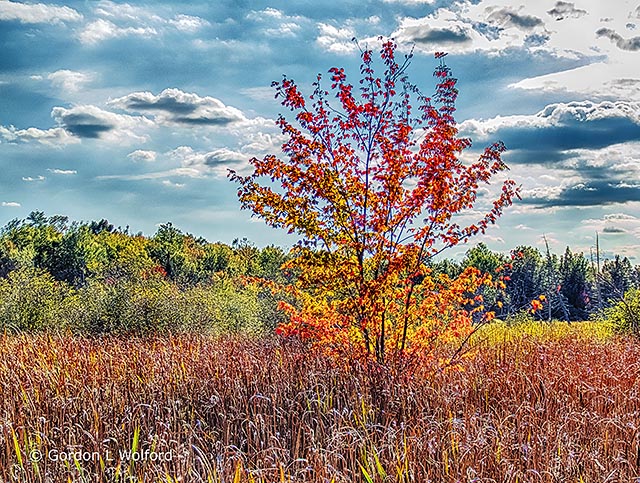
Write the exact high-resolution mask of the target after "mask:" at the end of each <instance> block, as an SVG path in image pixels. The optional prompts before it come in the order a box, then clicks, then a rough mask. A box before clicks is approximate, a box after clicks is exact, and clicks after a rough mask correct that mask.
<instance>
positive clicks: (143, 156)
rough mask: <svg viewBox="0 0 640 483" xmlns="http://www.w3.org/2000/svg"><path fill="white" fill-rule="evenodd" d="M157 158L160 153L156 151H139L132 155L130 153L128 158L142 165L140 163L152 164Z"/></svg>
mask: <svg viewBox="0 0 640 483" xmlns="http://www.w3.org/2000/svg"><path fill="white" fill-rule="evenodd" d="M157 156H158V153H156V152H155V151H144V150H142V149H138V150H136V151H134V152H132V153H129V154H128V155H127V158H129V159H130V160H132V161H134V162H136V163H140V162H145V163H151V162H153V161H155V160H156V158H157Z"/></svg>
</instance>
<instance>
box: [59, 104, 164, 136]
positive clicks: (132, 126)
mask: <svg viewBox="0 0 640 483" xmlns="http://www.w3.org/2000/svg"><path fill="white" fill-rule="evenodd" d="M51 116H52V117H53V118H54V119H55V120H56V122H57V123H58V124H59V125H60V127H62V128H64V129H65V130H66V131H68V132H69V133H71V134H73V135H74V136H76V137H78V138H85V139H105V140H109V141H136V142H145V141H147V139H148V135H147V134H146V133H144V132H143V131H144V130H146V129H149V128H151V127H154V123H153V121H151V120H149V119H147V118H146V117H144V116H128V115H124V114H116V113H113V112H109V111H105V110H103V109H100V108H99V107H96V106H92V105H81V106H74V107H71V108H69V109H65V108H64V107H54V108H53V110H52V111H51Z"/></svg>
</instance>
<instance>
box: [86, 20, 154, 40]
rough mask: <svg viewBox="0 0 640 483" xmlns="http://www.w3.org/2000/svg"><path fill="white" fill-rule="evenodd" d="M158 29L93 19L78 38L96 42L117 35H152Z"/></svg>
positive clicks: (116, 36) (117, 36)
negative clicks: (123, 25) (121, 25)
mask: <svg viewBox="0 0 640 483" xmlns="http://www.w3.org/2000/svg"><path fill="white" fill-rule="evenodd" d="M157 34H158V31H157V30H156V29H155V28H153V27H119V26H117V25H116V24H114V23H113V22H111V21H109V20H104V19H102V18H100V19H98V20H95V21H93V22H91V23H89V24H88V25H86V26H85V28H84V29H83V30H82V31H81V32H80V34H79V35H78V38H79V39H80V42H82V43H83V44H97V43H99V42H102V41H104V40H108V39H113V38H119V37H129V36H138V37H153V36H155V35H157Z"/></svg>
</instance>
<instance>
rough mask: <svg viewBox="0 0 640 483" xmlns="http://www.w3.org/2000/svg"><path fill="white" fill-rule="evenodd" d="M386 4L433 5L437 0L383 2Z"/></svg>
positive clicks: (391, 0)
mask: <svg viewBox="0 0 640 483" xmlns="http://www.w3.org/2000/svg"><path fill="white" fill-rule="evenodd" d="M382 1H383V2H384V3H400V4H402V5H425V4H428V5H432V4H434V3H435V1H436V0H382Z"/></svg>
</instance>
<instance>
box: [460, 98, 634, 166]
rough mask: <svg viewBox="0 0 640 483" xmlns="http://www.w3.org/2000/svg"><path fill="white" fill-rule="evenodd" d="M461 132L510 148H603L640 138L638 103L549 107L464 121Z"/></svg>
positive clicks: (620, 102) (580, 104) (539, 150)
mask: <svg viewBox="0 0 640 483" xmlns="http://www.w3.org/2000/svg"><path fill="white" fill-rule="evenodd" d="M460 130H461V131H462V132H464V133H465V134H467V135H470V136H471V137H478V138H480V139H488V138H491V137H498V138H500V139H503V140H504V142H505V143H506V144H507V146H508V147H510V148H511V149H521V150H533V151H536V152H541V151H542V150H548V151H550V152H552V151H555V152H558V150H559V151H563V150H571V149H579V148H592V149H594V148H602V147H605V146H610V145H614V144H618V143H621V142H625V141H635V140H637V139H640V103H637V102H624V101H618V102H609V101H604V102H601V103H595V102H590V101H584V102H570V103H557V104H550V105H548V106H547V107H545V108H544V109H543V110H541V111H540V112H538V113H537V114H534V115H513V116H497V117H494V118H492V119H488V120H467V121H464V122H462V123H461V124H460ZM522 161H532V160H531V159H522Z"/></svg>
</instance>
